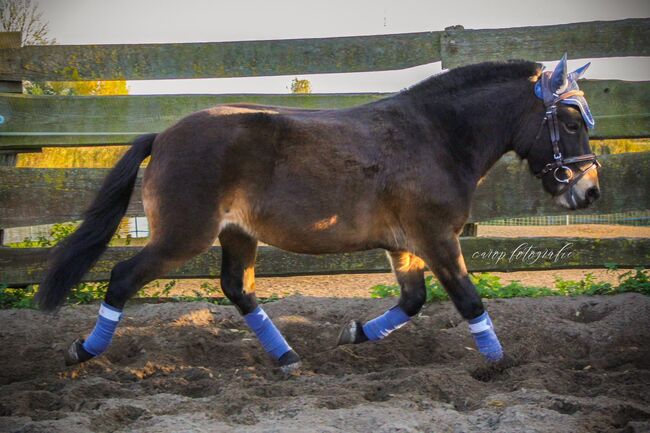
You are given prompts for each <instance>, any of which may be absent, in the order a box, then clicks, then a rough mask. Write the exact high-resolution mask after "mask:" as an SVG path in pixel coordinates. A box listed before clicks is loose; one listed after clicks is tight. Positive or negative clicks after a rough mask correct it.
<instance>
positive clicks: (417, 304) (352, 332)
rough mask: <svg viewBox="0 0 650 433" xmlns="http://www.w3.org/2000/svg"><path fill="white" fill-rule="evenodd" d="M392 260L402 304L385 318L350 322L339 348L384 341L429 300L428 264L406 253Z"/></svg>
mask: <svg viewBox="0 0 650 433" xmlns="http://www.w3.org/2000/svg"><path fill="white" fill-rule="evenodd" d="M388 257H389V258H390V262H391V266H392V268H393V272H394V273H395V277H396V278H397V282H398V283H399V286H400V299H399V302H398V303H397V305H396V306H394V307H393V308H391V309H390V310H388V311H386V312H385V313H384V314H382V315H381V316H379V317H377V318H375V319H373V320H370V321H368V322H366V323H365V324H362V323H361V322H360V321H352V322H350V323H349V324H348V325H346V326H345V327H344V328H343V330H342V331H341V334H340V335H339V343H338V344H339V345H341V344H357V343H363V342H365V341H368V340H372V341H374V340H381V339H382V338H385V337H387V336H388V334H390V333H391V332H393V331H394V330H396V329H398V328H400V327H401V326H402V325H404V324H405V323H406V322H408V321H409V320H410V319H411V317H413V316H415V315H416V314H418V313H419V312H420V310H421V309H422V305H424V302H425V301H426V297H427V293H426V287H425V284H424V268H425V265H424V261H422V259H420V258H419V257H417V256H416V255H414V254H412V253H409V252H405V251H399V252H389V253H388Z"/></svg>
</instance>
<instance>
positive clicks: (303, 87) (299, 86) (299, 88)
mask: <svg viewBox="0 0 650 433" xmlns="http://www.w3.org/2000/svg"><path fill="white" fill-rule="evenodd" d="M291 93H311V83H310V82H309V80H299V79H298V77H296V78H294V79H293V81H292V82H291Z"/></svg>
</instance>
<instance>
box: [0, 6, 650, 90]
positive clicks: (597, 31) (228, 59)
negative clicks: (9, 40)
mask: <svg viewBox="0 0 650 433" xmlns="http://www.w3.org/2000/svg"><path fill="white" fill-rule="evenodd" d="M649 22H650V19H648V18H637V19H626V20H619V21H600V22H599V21H594V22H585V23H573V24H561V25H552V26H538V27H520V28H508V29H490V30H464V29H462V28H460V27H458V26H457V27H452V28H449V29H447V30H445V31H444V32H424V33H407V34H397V35H379V36H353V37H342V38H324V39H294V40H275V41H242V42H211V43H184V44H132V45H131V44H128V45H52V46H49V45H48V46H27V47H21V48H14V49H5V50H1V51H0V80H51V81H68V80H152V79H169V78H222V77H251V76H270V75H290V74H319V73H333V72H359V71H382V70H394V69H403V68H408V67H411V66H417V65H422V64H427V63H433V62H438V61H442V63H443V67H445V68H448V67H454V66H458V65H460V64H467V63H476V62H479V61H484V60H498V59H505V58H521V59H535V60H557V59H558V58H560V56H561V55H562V53H563V52H564V51H568V52H569V53H571V57H572V58H585V57H617V56H647V55H650V44H649V43H648V41H650V26H648V23H649Z"/></svg>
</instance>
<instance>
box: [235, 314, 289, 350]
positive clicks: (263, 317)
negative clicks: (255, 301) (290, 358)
mask: <svg viewBox="0 0 650 433" xmlns="http://www.w3.org/2000/svg"><path fill="white" fill-rule="evenodd" d="M244 321H245V322H246V324H247V325H248V327H249V328H251V329H252V330H253V332H254V333H255V335H256V336H257V339H258V340H259V341H260V343H262V347H264V350H266V351H267V352H268V353H269V354H270V355H271V356H273V357H274V358H275V359H280V357H281V356H282V355H284V354H285V353H287V352H288V351H290V350H291V346H289V344H287V341H286V340H285V339H284V337H283V336H282V334H281V333H280V331H279V330H278V328H276V327H275V325H274V324H273V321H272V320H271V319H270V318H269V316H268V315H267V314H266V312H265V311H264V310H263V309H262V307H257V308H256V309H255V310H253V311H251V312H250V313H248V314H246V315H245V316H244Z"/></svg>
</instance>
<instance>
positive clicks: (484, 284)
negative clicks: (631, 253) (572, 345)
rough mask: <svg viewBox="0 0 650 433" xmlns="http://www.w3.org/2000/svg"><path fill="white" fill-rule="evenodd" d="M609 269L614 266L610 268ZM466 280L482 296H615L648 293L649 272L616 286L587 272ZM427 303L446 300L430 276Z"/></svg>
mask: <svg viewBox="0 0 650 433" xmlns="http://www.w3.org/2000/svg"><path fill="white" fill-rule="evenodd" d="M611 269H615V268H614V267H612V268H611ZM470 279H471V281H472V283H473V284H474V286H475V287H476V290H477V291H478V293H479V294H480V295H481V297H482V298H486V299H493V298H502V299H503V298H515V297H524V298H539V297H542V296H580V295H615V294H617V293H626V292H635V293H642V294H644V295H648V296H650V275H649V274H648V271H647V270H645V269H643V268H637V269H635V270H633V271H628V272H625V273H624V274H621V275H619V277H618V285H613V284H611V283H607V282H603V281H596V278H595V277H594V275H593V274H591V273H587V274H585V276H584V277H583V278H582V279H581V280H577V281H574V280H564V279H562V278H560V277H557V278H556V279H555V284H554V287H553V288H550V287H534V286H524V285H523V284H522V283H521V282H519V281H512V282H510V283H508V284H504V283H503V282H501V278H499V277H498V276H496V275H493V274H490V273H487V272H483V273H476V274H470ZM425 284H426V288H427V302H429V303H430V302H437V301H446V300H448V299H449V296H448V295H447V292H446V291H445V290H444V288H443V287H442V285H441V284H440V282H439V281H438V280H437V279H435V278H434V277H433V276H428V277H426V278H425ZM399 294H400V291H399V286H398V285H386V284H379V285H376V286H373V287H371V288H370V296H371V297H372V298H389V297H396V296H399Z"/></svg>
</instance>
